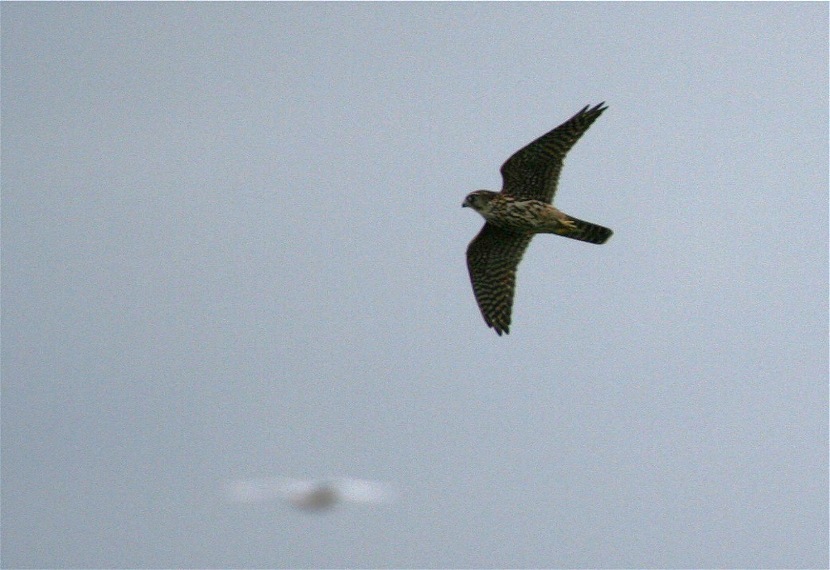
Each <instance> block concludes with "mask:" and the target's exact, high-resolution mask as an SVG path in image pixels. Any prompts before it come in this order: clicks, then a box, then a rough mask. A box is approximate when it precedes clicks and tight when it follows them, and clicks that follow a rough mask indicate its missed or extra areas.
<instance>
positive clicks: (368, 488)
mask: <svg viewBox="0 0 830 570" xmlns="http://www.w3.org/2000/svg"><path fill="white" fill-rule="evenodd" d="M227 494H228V498H229V499H230V500H231V501H234V502H238V503H261V502H267V501H274V500H284V501H287V502H288V503H289V504H290V505H291V506H293V507H295V508H298V509H302V510H305V511H322V510H326V509H330V508H332V507H334V506H335V505H337V504H338V503H362V504H382V503H389V502H391V500H392V492H391V489H390V487H389V486H388V485H387V484H385V483H380V482H378V481H367V480H364V479H346V478H341V479H325V480H319V481H314V480H303V479H290V478H286V477H263V478H258V479H237V480H235V481H232V482H231V483H230V484H229V485H228V488H227Z"/></svg>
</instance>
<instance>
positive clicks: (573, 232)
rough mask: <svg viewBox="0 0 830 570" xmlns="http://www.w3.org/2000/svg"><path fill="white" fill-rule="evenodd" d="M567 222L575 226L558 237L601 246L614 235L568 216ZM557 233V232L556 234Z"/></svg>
mask: <svg viewBox="0 0 830 570" xmlns="http://www.w3.org/2000/svg"><path fill="white" fill-rule="evenodd" d="M568 221H570V222H573V224H574V225H575V226H576V227H575V228H574V229H569V230H566V231H564V232H562V233H561V234H559V235H562V236H565V237H569V238H571V239H576V240H579V241H586V242H588V243H595V244H602V243H605V242H606V241H608V238H610V237H611V235H612V234H613V233H614V232H613V231H611V230H609V229H608V228H606V227H603V226H600V225H597V224H592V223H591V222H586V221H584V220H578V219H576V218H572V217H571V216H568ZM557 233H558V232H557Z"/></svg>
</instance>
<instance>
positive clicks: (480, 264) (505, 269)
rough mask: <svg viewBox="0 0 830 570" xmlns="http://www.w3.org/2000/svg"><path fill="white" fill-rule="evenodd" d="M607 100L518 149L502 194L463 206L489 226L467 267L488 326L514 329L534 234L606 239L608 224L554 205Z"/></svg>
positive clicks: (487, 194)
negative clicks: (522, 269)
mask: <svg viewBox="0 0 830 570" xmlns="http://www.w3.org/2000/svg"><path fill="white" fill-rule="evenodd" d="M604 105H605V103H600V104H599V105H597V106H595V107H591V106H590V105H588V106H586V107H585V108H584V109H582V110H581V111H579V112H578V113H577V114H576V115H574V116H573V117H571V118H570V119H568V120H567V121H565V122H564V123H562V124H561V125H559V126H558V127H556V128H555V129H553V130H552V131H550V132H548V133H547V134H544V135H542V136H541V137H539V138H538V139H536V140H535V141H533V142H532V143H530V144H529V145H527V146H525V147H524V148H521V149H519V150H518V151H516V152H515V153H514V154H513V156H511V157H510V158H508V159H507V161H506V162H505V163H504V164H503V165H502V167H501V176H502V181H503V183H502V189H501V192H492V191H490V190H476V191H475V192H471V193H470V194H468V195H467V197H466V198H465V199H464V203H463V204H462V206H464V207H470V208H472V209H474V210H475V211H476V212H478V213H479V214H481V215H482V216H483V217H484V219H485V223H484V227H483V228H482V229H481V231H480V232H479V233H478V235H477V236H476V237H475V238H474V239H473V241H471V242H470V245H469V246H468V247H467V269H468V270H469V272H470V280H471V281H472V284H473V292H474V293H475V297H476V301H477V302H478V306H479V309H481V314H482V315H483V316H484V321H485V322H486V323H487V326H489V327H492V328H493V329H495V331H496V333H498V334H499V335H501V334H502V333H505V334H509V333H510V314H511V311H512V307H513V292H514V290H515V288H516V269H517V268H518V266H519V262H520V261H521V260H522V256H523V255H524V252H525V250H526V249H527V246H528V245H529V244H530V240H531V239H532V238H533V236H534V235H535V234H541V233H544V234H557V235H560V236H565V237H569V238H572V239H577V240H580V241H585V242H588V243H596V244H601V243H605V242H606V241H607V240H608V238H609V237H611V234H612V233H613V232H612V231H611V230H609V229H608V228H604V227H602V226H598V225H596V224H592V223H589V222H584V221H582V220H578V219H576V218H572V217H571V216H569V215H567V214H565V213H564V212H561V211H559V210H558V209H556V208H554V207H553V205H552V201H553V195H554V194H555V193H556V185H557V182H558V180H559V173H560V171H561V170H562V163H563V161H564V158H565V155H566V154H567V153H568V151H569V150H570V149H571V147H573V145H574V144H576V141H578V140H579V137H581V136H582V135H583V133H585V131H587V130H588V127H590V126H591V124H592V123H593V122H594V121H595V120H596V119H597V117H599V116H600V115H601V114H602V112H603V111H605V109H607V108H608V107H605V106H604Z"/></svg>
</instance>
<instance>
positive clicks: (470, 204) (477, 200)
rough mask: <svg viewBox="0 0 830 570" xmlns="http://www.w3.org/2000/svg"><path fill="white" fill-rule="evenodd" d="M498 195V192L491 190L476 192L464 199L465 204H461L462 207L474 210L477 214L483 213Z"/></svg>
mask: <svg viewBox="0 0 830 570" xmlns="http://www.w3.org/2000/svg"><path fill="white" fill-rule="evenodd" d="M497 195H498V193H497V192H493V191H491V190H476V191H475V192H470V193H469V194H467V197H466V198H464V203H463V204H461V207H462V208H472V209H473V210H475V211H476V212H481V211H483V210H486V209H487V206H488V204H490V200H492V199H493V197H494V196H497Z"/></svg>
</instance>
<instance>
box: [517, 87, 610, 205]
mask: <svg viewBox="0 0 830 570" xmlns="http://www.w3.org/2000/svg"><path fill="white" fill-rule="evenodd" d="M603 105H605V103H600V104H599V105H597V106H596V107H590V105H589V106H586V107H585V108H584V109H582V110H581V111H580V112H579V113H577V114H576V115H574V116H573V117H571V118H570V119H568V120H567V121H565V122H564V123H562V124H561V125H559V126H558V127H556V128H555V129H553V130H552V131H550V132H549V133H547V134H544V135H542V136H541V137H539V138H538V139H536V140H535V141H533V142H532V143H530V144H529V145H527V146H525V147H524V148H521V149H519V150H517V151H516V152H515V153H513V156H511V157H510V158H508V159H507V161H506V162H505V163H504V164H503V165H502V167H501V176H502V179H503V181H504V183H503V186H502V192H503V193H504V194H506V195H508V196H513V197H514V198H525V199H531V200H541V201H543V202H548V203H550V202H551V201H552V200H553V195H554V194H555V193H556V185H557V183H558V182H559V173H560V172H561V171H562V162H563V160H564V159H565V155H566V154H567V153H568V151H569V150H571V147H573V145H574V144H576V141H578V140H579V137H581V136H582V135H583V133H585V131H587V130H588V127H590V126H591V124H592V123H593V122H594V121H596V120H597V117H599V116H600V115H601V114H602V112H603V111H605V109H607V108H608V107H603ZM589 107H590V108H589Z"/></svg>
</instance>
